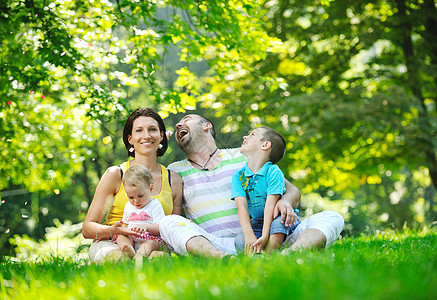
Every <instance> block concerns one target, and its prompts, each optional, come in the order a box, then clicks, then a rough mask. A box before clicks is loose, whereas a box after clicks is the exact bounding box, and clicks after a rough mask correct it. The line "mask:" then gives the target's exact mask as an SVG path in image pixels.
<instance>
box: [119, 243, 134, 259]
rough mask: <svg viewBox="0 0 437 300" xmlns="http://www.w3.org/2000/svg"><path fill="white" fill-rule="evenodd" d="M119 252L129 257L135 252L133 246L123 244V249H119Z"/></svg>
mask: <svg viewBox="0 0 437 300" xmlns="http://www.w3.org/2000/svg"><path fill="white" fill-rule="evenodd" d="M121 252H122V253H123V254H124V255H126V256H128V257H129V258H132V257H134V256H135V254H136V253H135V249H134V247H132V246H131V245H124V246H123V249H121Z"/></svg>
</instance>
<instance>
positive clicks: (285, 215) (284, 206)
mask: <svg viewBox="0 0 437 300" xmlns="http://www.w3.org/2000/svg"><path fill="white" fill-rule="evenodd" d="M279 213H280V214H281V223H282V224H284V225H285V227H290V226H291V224H293V225H294V224H296V221H297V215H296V213H295V212H294V210H293V207H291V205H290V203H288V202H287V201H284V200H282V199H280V200H279V201H278V202H277V203H276V205H275V210H274V211H273V219H276V218H277V217H278V215H279ZM284 222H285V223H284Z"/></svg>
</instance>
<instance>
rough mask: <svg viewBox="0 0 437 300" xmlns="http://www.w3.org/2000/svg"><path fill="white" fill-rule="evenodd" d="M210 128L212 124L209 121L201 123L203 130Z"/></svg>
mask: <svg viewBox="0 0 437 300" xmlns="http://www.w3.org/2000/svg"><path fill="white" fill-rule="evenodd" d="M211 128H212V124H211V123H210V122H206V123H205V125H203V130H205V131H209V130H210V129H211Z"/></svg>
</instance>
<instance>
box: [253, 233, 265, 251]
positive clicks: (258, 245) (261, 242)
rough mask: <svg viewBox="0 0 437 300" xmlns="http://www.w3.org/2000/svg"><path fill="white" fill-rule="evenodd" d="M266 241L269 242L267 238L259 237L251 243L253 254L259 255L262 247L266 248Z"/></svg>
mask: <svg viewBox="0 0 437 300" xmlns="http://www.w3.org/2000/svg"><path fill="white" fill-rule="evenodd" d="M268 240H269V237H268V236H261V237H260V238H259V239H257V240H256V241H255V242H254V243H253V245H252V249H253V251H254V252H255V253H261V252H262V251H263V250H264V247H265V246H266V244H267V242H268Z"/></svg>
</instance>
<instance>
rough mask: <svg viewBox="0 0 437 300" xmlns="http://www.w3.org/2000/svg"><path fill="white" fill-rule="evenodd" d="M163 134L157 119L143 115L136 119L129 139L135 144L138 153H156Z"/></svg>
mask: <svg viewBox="0 0 437 300" xmlns="http://www.w3.org/2000/svg"><path fill="white" fill-rule="evenodd" d="M163 136H164V133H163V132H161V131H160V130H159V124H158V122H157V121H156V120H155V119H153V118H151V117H143V116H141V117H138V118H137V119H135V121H134V123H133V126H132V133H131V135H129V137H128V141H129V143H130V144H131V145H133V147H134V149H135V154H136V155H137V154H144V155H147V154H150V153H154V154H155V155H156V151H157V150H158V147H159V143H160V142H161V140H162V138H163Z"/></svg>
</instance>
